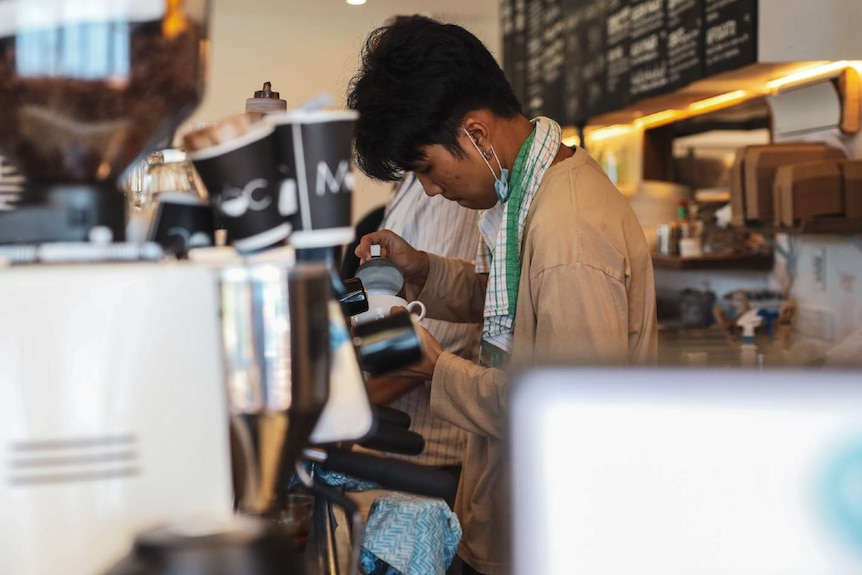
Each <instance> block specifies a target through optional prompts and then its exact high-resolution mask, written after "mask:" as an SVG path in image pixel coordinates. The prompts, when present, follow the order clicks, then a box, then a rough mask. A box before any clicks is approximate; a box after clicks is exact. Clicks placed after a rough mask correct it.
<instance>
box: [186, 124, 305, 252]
mask: <svg viewBox="0 0 862 575" xmlns="http://www.w3.org/2000/svg"><path fill="white" fill-rule="evenodd" d="M274 131H275V129H274V127H273V126H271V125H269V124H265V123H262V122H257V121H255V119H254V118H252V117H251V116H249V115H247V114H242V115H238V116H234V117H231V118H228V119H226V120H224V121H222V122H219V123H217V124H215V125H212V126H207V127H205V128H202V129H200V130H196V131H193V132H190V133H188V134H186V136H185V138H184V142H185V146H186V149H187V150H189V158H190V159H191V161H192V163H193V164H194V166H195V169H196V170H197V172H198V174H199V175H200V177H201V180H202V181H203V183H204V185H205V186H206V188H207V190H208V192H209V196H210V201H211V202H212V206H213V209H214V210H215V211H216V215H217V217H218V219H219V220H220V221H221V223H222V224H223V225H224V227H225V229H226V230H227V237H228V243H230V244H231V245H233V246H234V247H235V248H236V249H237V250H239V251H241V252H252V251H257V250H262V249H265V248H268V247H272V246H276V245H280V244H282V243H284V241H285V240H286V239H287V237H288V236H289V235H290V232H291V225H290V223H289V221H288V217H289V216H290V215H291V214H292V213H293V212H294V211H295V199H294V198H288V197H284V198H282V197H281V195H280V193H279V192H280V187H281V179H282V178H281V176H280V175H279V172H278V168H277V161H276V143H275V137H274Z"/></svg>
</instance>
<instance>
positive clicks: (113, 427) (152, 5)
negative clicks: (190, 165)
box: [0, 0, 232, 574]
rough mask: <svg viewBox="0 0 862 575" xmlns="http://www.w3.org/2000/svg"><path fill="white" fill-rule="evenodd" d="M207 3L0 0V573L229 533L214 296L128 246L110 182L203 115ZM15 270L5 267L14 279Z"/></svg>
mask: <svg viewBox="0 0 862 575" xmlns="http://www.w3.org/2000/svg"><path fill="white" fill-rule="evenodd" d="M207 10H208V7H207V5H206V2H200V1H198V2H192V1H188V2H182V1H179V2H176V1H164V0H158V1H157V0H142V1H136V2H125V3H117V2H113V1H111V0H88V1H77V0H70V1H66V2H62V3H59V2H53V1H48V0H26V1H18V0H0V154H2V155H3V156H4V157H6V159H7V160H8V161H9V162H11V163H12V164H13V165H15V166H16V168H17V169H18V170H19V171H20V172H21V173H22V174H23V175H24V176H25V177H26V185H25V186H24V190H23V193H22V195H21V200H20V202H19V205H18V206H17V209H15V210H13V211H11V212H3V213H2V214H0V244H2V245H0V260H3V261H4V262H5V264H6V265H4V266H2V267H0V450H2V454H3V456H2V459H0V460H2V463H0V509H2V510H3V512H2V514H0V564H2V568H0V570H2V571H3V572H8V573H16V574H17V573H20V574H42V573H58V572H66V573H81V574H95V573H100V572H103V571H104V570H105V569H107V568H108V567H109V566H110V565H111V564H112V563H113V562H115V561H116V560H117V558H119V557H120V556H122V555H123V554H124V553H125V552H126V551H127V549H128V548H129V546H130V545H131V543H132V539H133V536H134V534H135V533H137V532H138V531H141V530H143V529H146V528H148V527H150V526H152V525H155V524H157V523H160V522H165V521H168V520H170V519H171V518H173V517H181V516H195V517H201V516H206V517H213V518H225V517H230V516H231V515H232V483H231V468H230V450H229V435H228V422H227V417H226V413H227V406H226V398H225V394H224V387H223V386H224V383H223V382H224V370H223V364H222V353H221V337H220V324H219V318H218V309H219V305H220V294H219V283H218V278H217V277H216V276H214V275H213V273H212V272H211V270H207V269H204V268H200V267H195V266H189V265H182V264H180V263H165V262H158V263H157V262H155V261H148V260H158V259H159V258H160V256H161V254H160V251H159V250H158V249H156V248H154V247H153V246H140V245H131V244H123V243H122V240H123V230H124V225H125V210H126V202H125V199H124V196H123V194H122V193H121V192H120V191H119V190H118V189H117V188H116V186H115V184H114V182H115V180H116V179H117V177H118V176H119V175H120V173H121V172H122V171H123V169H124V168H125V167H126V166H127V165H128V164H129V163H131V161H132V160H133V159H134V158H135V157H136V156H138V154H140V153H141V152H143V151H145V150H146V149H147V148H148V146H152V145H155V143H156V142H158V141H161V140H163V139H164V138H165V137H166V136H169V135H170V134H171V133H172V132H173V130H174V129H175V128H176V126H177V125H179V123H180V122H182V121H183V120H184V119H186V118H187V117H188V116H189V114H190V113H191V111H192V110H193V109H194V108H195V107H196V106H197V105H198V103H199V102H200V100H201V98H202V96H203V87H204V81H203V80H204V78H203V72H204V62H203V59H204V57H205V54H206V48H207V46H206V38H207ZM9 264H14V265H9Z"/></svg>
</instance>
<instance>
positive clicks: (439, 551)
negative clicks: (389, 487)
mask: <svg viewBox="0 0 862 575" xmlns="http://www.w3.org/2000/svg"><path fill="white" fill-rule="evenodd" d="M460 541H461V524H460V523H459V522H458V518H457V517H456V516H455V514H454V513H453V512H452V511H451V510H450V509H449V506H448V505H446V502H445V501H443V500H442V499H429V498H427V497H418V496H415V495H409V494H407V493H400V492H392V493H387V494H385V495H382V496H380V497H378V498H377V499H375V500H374V503H373V504H372V505H371V510H370V511H369V513H368V523H367V524H366V526H365V536H364V538H363V540H362V556H361V562H362V568H363V569H364V570H365V572H366V573H374V574H375V575H376V574H377V573H380V574H385V575H444V574H445V573H446V569H447V568H448V567H449V564H450V563H452V558H453V557H455V551H457V550H458V543H459V542H460Z"/></svg>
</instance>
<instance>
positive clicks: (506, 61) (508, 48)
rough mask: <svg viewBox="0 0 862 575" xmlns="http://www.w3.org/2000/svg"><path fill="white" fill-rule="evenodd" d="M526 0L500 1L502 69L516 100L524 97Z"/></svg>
mask: <svg viewBox="0 0 862 575" xmlns="http://www.w3.org/2000/svg"><path fill="white" fill-rule="evenodd" d="M526 4H527V0H501V1H500V27H501V29H502V33H503V42H502V44H503V46H502V47H503V71H504V72H505V74H506V78H508V80H509V83H510V84H511V85H512V89H513V90H514V91H515V96H517V97H518V101H520V102H522V103H523V102H524V101H525V99H526V90H527V82H526V70H525V68H526V58H525V47H524V41H525V40H526V35H525V33H524V30H525V25H526V14H525V11H526Z"/></svg>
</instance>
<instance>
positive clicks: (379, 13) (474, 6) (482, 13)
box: [219, 0, 498, 24]
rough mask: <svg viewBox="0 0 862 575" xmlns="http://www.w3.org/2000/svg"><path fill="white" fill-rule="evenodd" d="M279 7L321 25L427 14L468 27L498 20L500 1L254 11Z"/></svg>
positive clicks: (388, 0)
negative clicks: (341, 20) (340, 20)
mask: <svg viewBox="0 0 862 575" xmlns="http://www.w3.org/2000/svg"><path fill="white" fill-rule="evenodd" d="M219 4H220V8H221V5H225V4H228V5H231V4H232V5H234V6H235V7H237V8H240V9H243V10H248V9H249V7H248V2H247V0H219ZM267 4H269V5H277V6H278V7H279V9H280V10H281V11H283V12H290V13H291V14H292V15H294V16H297V17H302V18H319V19H320V21H321V22H325V21H326V20H327V19H332V18H345V17H347V18H349V17H357V16H361V17H362V18H364V19H368V18H372V19H374V20H384V19H386V18H388V17H390V16H392V15H395V14H427V15H428V16H431V17H433V18H437V19H440V20H445V21H451V22H460V23H465V24H466V23H469V22H470V21H481V20H487V19H488V16H489V15H493V17H494V18H495V19H496V14H497V12H498V0H367V2H366V3H365V4H364V5H362V6H351V5H349V4H347V2H346V1H345V0H311V1H309V0H256V1H255V2H254V6H255V9H261V8H264V5H267Z"/></svg>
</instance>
